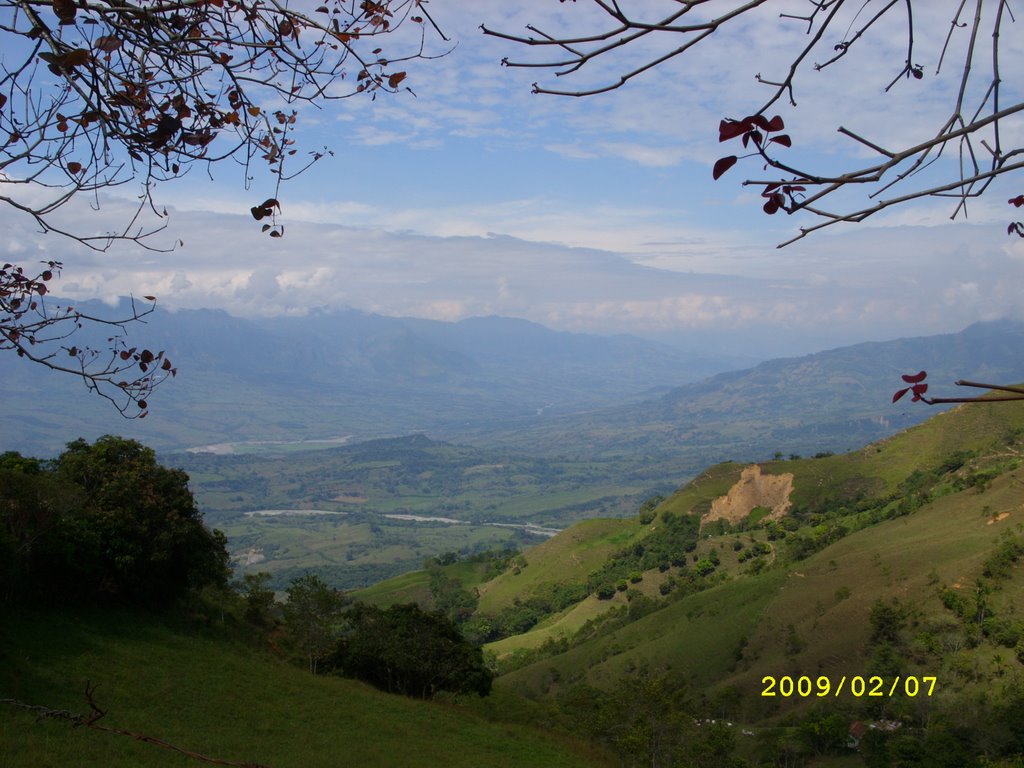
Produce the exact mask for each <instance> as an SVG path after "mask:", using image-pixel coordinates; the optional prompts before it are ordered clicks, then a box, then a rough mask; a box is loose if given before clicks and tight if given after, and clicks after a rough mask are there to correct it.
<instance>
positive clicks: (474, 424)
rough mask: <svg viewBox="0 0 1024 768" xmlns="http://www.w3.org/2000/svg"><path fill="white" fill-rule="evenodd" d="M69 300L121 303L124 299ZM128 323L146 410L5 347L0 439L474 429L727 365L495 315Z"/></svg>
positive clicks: (56, 445) (81, 340)
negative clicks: (160, 364) (158, 354)
mask: <svg viewBox="0 0 1024 768" xmlns="http://www.w3.org/2000/svg"><path fill="white" fill-rule="evenodd" d="M80 308H82V309H88V310H89V311H92V312H94V313H96V314H99V315H101V316H106V317H123V316H126V315H128V314H130V312H129V311H128V309H127V307H126V305H122V306H120V307H115V308H111V307H105V306H103V305H98V304H97V305H95V306H88V307H86V306H85V305H81V306H80ZM129 330H130V333H131V336H130V339H131V343H132V344H139V345H143V346H146V347H149V348H151V349H153V350H158V349H162V350H164V351H165V352H166V354H167V356H168V357H169V358H170V359H171V360H172V361H173V363H174V364H175V365H176V366H177V367H178V370H179V375H178V377H177V379H176V380H175V381H173V382H172V383H169V384H167V385H165V386H164V387H163V388H161V390H159V391H158V393H157V395H156V396H155V397H154V398H152V400H151V414H150V415H149V417H148V418H147V419H146V420H145V421H136V422H126V421H124V420H123V419H121V418H120V417H119V416H118V415H117V414H116V413H115V412H114V411H113V409H112V408H111V407H110V406H109V404H107V403H106V402H104V401H102V400H99V399H98V398H95V397H91V396H90V395H89V394H88V393H87V392H85V390H84V387H82V385H81V382H78V381H77V380H75V379H73V378H71V377H67V376H61V375H56V374H53V373H50V372H48V371H46V370H44V369H42V368H41V367H40V366H33V365H31V364H26V363H25V362H24V361H19V360H17V359H16V358H15V357H14V356H13V355H4V356H0V357H2V359H0V394H2V395H3V396H4V397H5V398H6V400H7V402H9V403H11V404H12V406H13V408H12V409H11V410H10V413H9V417H8V425H7V426H8V429H6V430H5V431H4V434H3V437H2V438H0V449H17V450H21V451H25V452H31V453H41V454H47V453H53V452H54V451H56V450H59V449H60V447H61V446H62V445H63V443H65V442H66V441H67V440H70V439H73V438H75V437H78V436H85V437H96V436H98V435H101V434H104V433H108V432H113V433H118V434H124V435H130V436H133V437H138V438H139V439H141V440H144V441H145V442H147V443H149V444H151V445H154V446H156V447H158V448H162V449H180V448H185V447H189V446H196V445H204V444H212V443H226V442H240V441H265V440H275V441H300V440H309V439H324V438H332V437H338V436H343V435H354V436H355V437H358V438H365V437H376V436H381V435H391V434H407V433H409V432H415V431H432V432H442V433H447V434H451V433H457V432H460V431H463V430H466V429H471V430H474V431H478V430H487V429H493V428H495V427H497V426H499V425H500V426H504V427H507V426H510V425H514V424H516V423H521V422H527V421H532V420H534V419H536V417H537V414H538V413H541V412H547V413H550V412H560V413H568V412H572V411H574V410H579V409H584V408H594V407H599V406H606V405H610V404H613V403H619V402H623V401H626V400H636V399H639V398H640V397H643V396H650V395H651V394H652V393H653V392H655V391H656V390H658V389H659V388H660V390H661V391H664V390H666V389H667V388H669V387H671V386H673V385H676V384H678V383H679V382H683V381H694V380H697V379H700V378H703V377H706V376H707V375H709V374H710V373H716V372H719V371H722V370H726V369H728V368H729V367H731V366H732V365H734V364H735V361H734V359H732V358H729V357H727V356H724V355H723V356H721V357H719V358H714V357H709V356H700V357H694V356H691V355H688V354H686V353H684V352H680V351H677V350H675V349H673V348H671V347H669V346H667V345H664V344H660V343H656V342H651V341H645V340H642V339H639V338H636V337H630V336H615V337H602V336H595V335H586V334H574V333H565V332H557V331H553V330H550V329H548V328H545V327H543V326H540V325H537V324H536V323H531V322H527V321H523V320H512V319H508V318H498V317H488V318H474V319H470V320H464V321H462V322H459V323H442V322H436V321H427V320H417V319H411V318H389V317H382V316H379V315H372V314H366V313H363V312H357V311H354V310H353V311H334V312H321V313H313V314H310V315H308V316H305V317H280V318H271V319H261V320H259V321H254V320H246V319H242V318H237V317H232V316H230V315H228V314H227V313H225V312H223V311H219V310H181V311H177V312H167V311H164V310H162V309H158V310H157V311H156V312H154V313H153V314H151V315H149V316H147V317H146V318H145V324H144V325H142V324H132V325H131V326H130V328H129ZM108 333H109V329H107V328H103V329H101V330H99V331H95V332H89V331H86V332H82V333H81V334H80V335H77V336H76V337H75V343H76V344H78V345H79V346H82V345H84V344H86V343H92V344H94V345H98V346H101V347H102V346H103V341H104V338H105V336H106V334H108Z"/></svg>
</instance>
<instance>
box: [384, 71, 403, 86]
mask: <svg viewBox="0 0 1024 768" xmlns="http://www.w3.org/2000/svg"><path fill="white" fill-rule="evenodd" d="M403 80H405V72H395V73H394V74H393V75H390V76H389V77H388V86H389V87H390V88H397V87H398V84H399V83H400V82H402V81H403Z"/></svg>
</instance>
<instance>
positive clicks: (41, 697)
mask: <svg viewBox="0 0 1024 768" xmlns="http://www.w3.org/2000/svg"><path fill="white" fill-rule="evenodd" d="M87 681H88V682H89V683H91V684H92V685H93V686H95V700H96V702H97V703H98V705H99V706H100V707H102V708H103V709H104V710H106V711H107V712H108V714H107V715H106V716H105V717H104V718H103V719H102V721H101V722H102V723H103V724H104V725H106V726H108V727H111V728H120V729H124V730H128V731H133V732H138V733H144V734H146V735H148V736H152V737H156V738H159V739H162V740H165V741H168V742H170V743H173V744H175V745H178V746H180V747H182V748H185V749H188V750H191V751H195V752H198V753H201V754H204V755H207V756H211V757H216V758H219V759H221V760H227V761H232V762H236V763H255V764H261V765H264V766H271V767H272V768H287V767H289V766H296V767H299V766H301V767H303V768H307V767H308V768H316V767H317V766H331V767H332V768H333V767H334V766H339V765H372V766H466V767H467V768H468V767H469V766H481V765H487V766H558V767H561V766H565V767H566V768H570V767H571V766H590V765H602V764H603V763H602V758H601V756H600V755H597V754H595V753H592V752H590V751H589V750H588V749H587V748H586V747H585V746H582V745H580V744H578V743H576V742H572V741H569V740H559V739H558V738H557V737H552V736H551V735H549V734H546V733H543V732H541V731H540V730H538V729H534V728H532V727H529V726H524V725H518V724H509V723H502V722H492V721H489V720H488V719H486V718H485V717H482V716H480V715H479V714H476V713H474V712H472V711H470V710H468V709H466V708H465V707H460V706H456V705H453V704H439V703H429V702H428V703H424V702H418V701H412V700H409V699H405V698H402V697H398V696H391V695H387V694H384V693H381V692H379V691H376V690H374V689H372V688H369V687H367V686H364V685H362V684H360V683H356V682H353V681H348V680H341V679H337V678H330V677H313V676H311V675H309V674H308V673H307V672H305V671H304V670H301V669H298V668H295V667H292V666H290V665H288V664H286V663H284V662H282V661H280V660H277V659H275V658H273V657H271V656H269V655H267V654H265V653H263V652H260V651H257V650H254V649H253V648H251V647H249V646H248V645H246V644H245V643H242V642H240V641H230V640H225V639H223V638H218V637H214V636H210V633H205V635H204V634H200V633H196V632H195V631H183V630H180V629H174V628H172V627H170V626H168V625H167V624H166V623H165V622H162V621H160V620H157V619H153V618H145V617H140V616H137V615H133V614H127V613H117V614H110V613H104V614H91V615H86V614H79V615H75V616H70V615H66V614H33V615H28V616H8V617H5V619H4V621H3V622H0V698H14V699H18V700H21V701H24V702H28V703H31V704H37V705H44V706H46V707H49V708H51V709H67V710H70V711H72V712H78V713H84V714H88V711H89V706H88V703H87V701H86V699H85V693H84V691H85V687H86V684H87ZM2 707H3V709H2V715H0V765H3V766H5V768H22V767H24V768H29V766H31V767H32V768H45V767H46V766H54V768H56V767H57V766H60V767H61V768H63V767H64V766H71V765H83V766H86V765H89V766H93V765H94V766H101V765H102V766H109V767H110V768H120V767H121V766H124V768H128V767H129V766H131V768H137V767H139V766H142V767H145V766H161V767H162V766H182V765H200V763H197V762H195V761H191V760H188V759H187V758H185V757H184V756H182V755H179V754H176V753H174V752H171V751H169V750H166V749H162V748H160V747H157V746H154V745H150V744H145V743H141V742H138V741H135V740H132V739H130V738H127V737H125V736H120V735H115V734H109V733H102V732H98V731H95V730H91V729H87V728H71V727H69V725H68V724H66V723H62V722H57V721H54V720H38V719H37V718H36V716H35V715H33V714H31V713H29V712H26V711H24V710H21V709H17V708H15V707H13V706H11V705H9V704H4V705H2ZM480 711H482V712H485V711H486V708H485V707H480Z"/></svg>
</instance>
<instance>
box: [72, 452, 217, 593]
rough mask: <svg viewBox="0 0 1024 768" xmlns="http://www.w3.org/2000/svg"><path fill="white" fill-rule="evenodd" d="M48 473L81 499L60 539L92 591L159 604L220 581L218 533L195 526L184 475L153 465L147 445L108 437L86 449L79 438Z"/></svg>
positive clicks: (199, 521)
mask: <svg viewBox="0 0 1024 768" xmlns="http://www.w3.org/2000/svg"><path fill="white" fill-rule="evenodd" d="M56 471H57V475H58V477H59V478H61V479H62V480H64V481H66V482H68V483H71V484H74V485H75V486H77V487H78V488H80V489H81V491H82V493H83V494H84V503H83V506H82V509H81V511H80V513H79V514H75V515H67V516H65V517H64V518H63V520H62V522H64V523H65V526H64V530H63V531H62V537H61V538H62V539H63V542H64V543H65V544H67V543H69V542H71V543H72V546H73V547H74V548H75V549H77V550H78V551H77V552H74V553H72V554H75V555H79V554H80V555H84V557H85V558H86V563H88V564H89V565H90V566H91V572H90V573H89V576H90V577H91V578H92V579H93V580H94V581H93V582H92V585H91V586H92V590H93V591H94V592H97V593H100V594H108V595H112V596H114V597H116V598H123V599H125V600H128V601H130V602H137V603H144V604H146V605H149V606H153V607H159V606H164V605H167V604H168V603H170V602H171V601H173V600H175V599H176V598H178V597H181V596H182V595H183V594H184V593H185V592H186V591H187V590H189V589H190V588H198V587H202V586H205V585H207V584H217V585H219V586H224V585H225V584H226V583H227V576H228V555H227V550H226V546H225V545H226V539H225V537H224V535H223V534H222V533H220V532H219V531H210V530H209V529H207V528H206V527H205V526H204V525H203V520H202V515H201V513H200V512H199V509H198V508H197V507H196V503H195V499H194V498H193V497H192V492H191V491H190V490H189V488H188V475H187V474H185V472H183V471H181V470H180V469H168V468H167V467H163V466H161V465H160V464H158V463H157V461H156V455H155V454H154V452H153V450H152V449H151V448H147V447H146V446H144V445H142V444H141V443H138V442H136V441H135V440H125V439H123V438H119V437H113V436H111V435H106V436H104V437H101V438H99V439H98V440H97V441H96V442H95V443H93V444H92V445H90V444H89V443H87V442H86V441H85V440H81V439H79V440H76V441H75V442H73V443H69V444H68V447H67V450H66V451H65V452H64V453H62V454H61V455H60V457H59V458H58V459H57V463H56Z"/></svg>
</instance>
